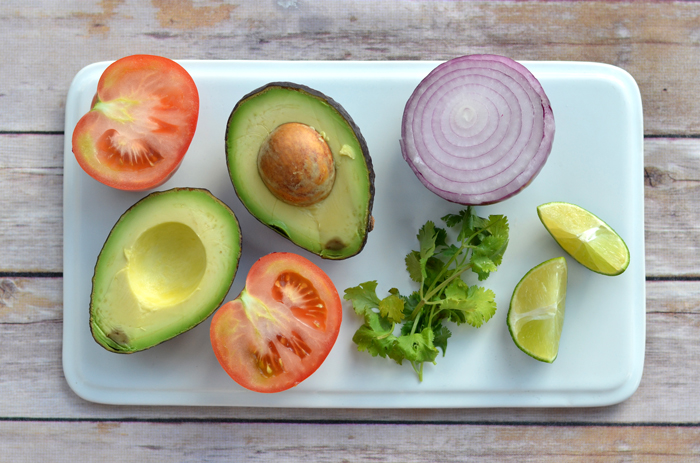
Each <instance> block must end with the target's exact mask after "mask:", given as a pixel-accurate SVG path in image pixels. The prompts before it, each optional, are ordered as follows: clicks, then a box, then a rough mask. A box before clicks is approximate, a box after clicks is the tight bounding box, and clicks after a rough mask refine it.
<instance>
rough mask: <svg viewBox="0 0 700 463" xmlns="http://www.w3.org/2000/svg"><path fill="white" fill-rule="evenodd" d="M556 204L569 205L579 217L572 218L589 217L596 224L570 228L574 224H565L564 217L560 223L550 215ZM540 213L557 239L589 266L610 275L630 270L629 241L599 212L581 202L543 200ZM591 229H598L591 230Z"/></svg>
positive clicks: (563, 206)
mask: <svg viewBox="0 0 700 463" xmlns="http://www.w3.org/2000/svg"><path fill="white" fill-rule="evenodd" d="M552 208H564V209H569V214H570V216H571V217H573V218H574V219H577V220H572V221H574V222H576V221H587V222H589V223H591V224H595V226H596V227H595V229H594V228H590V229H587V230H585V231H584V232H582V233H576V232H575V231H572V230H571V229H567V228H566V227H567V226H571V224H562V223H561V221H560V222H559V223H557V222H556V220H553V219H552V217H550V216H548V215H547V211H549V210H551V209H552ZM537 215H538V217H539V218H540V221H541V222H542V225H544V227H545V229H546V230H547V231H548V232H549V234H550V235H551V236H552V238H553V239H554V241H556V242H557V244H559V246H560V247H561V248H562V249H563V250H564V251H565V252H566V253H567V254H569V255H570V256H571V257H573V258H574V259H575V260H576V261H577V262H578V263H580V264H581V265H583V266H584V267H586V268H587V269H589V270H591V271H593V272H596V273H599V274H601V275H606V276H616V275H620V274H621V273H623V272H624V271H625V270H627V267H628V266H629V263H630V252H629V248H628V247H627V243H625V241H624V240H623V239H622V237H621V236H620V235H619V234H618V233H617V232H616V231H615V230H614V229H613V228H612V227H611V226H610V225H608V224H607V223H606V222H605V221H604V220H602V219H601V218H600V217H598V216H597V215H595V214H593V213H592V212H590V211H588V210H586V209H584V208H582V207H581V206H577V205H576V204H571V203H567V202H563V201H552V202H549V203H544V204H541V205H540V206H538V207H537ZM548 219H549V220H548ZM591 230H594V231H593V232H592V233H591ZM606 242H607V246H606Z"/></svg>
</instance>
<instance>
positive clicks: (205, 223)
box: [90, 188, 241, 353]
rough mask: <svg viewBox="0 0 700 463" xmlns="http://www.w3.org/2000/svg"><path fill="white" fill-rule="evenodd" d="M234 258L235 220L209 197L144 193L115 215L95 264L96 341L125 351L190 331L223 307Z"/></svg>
mask: <svg viewBox="0 0 700 463" xmlns="http://www.w3.org/2000/svg"><path fill="white" fill-rule="evenodd" d="M240 254H241V232H240V227H239V225H238V220H237V219H236V216H235V215H234V214H233V212H232V211H231V209H229V207H228V206H226V205H225V204H224V203H223V202H221V201H220V200H218V199H217V198H216V197H214V196H213V195H212V194H211V193H210V192H209V191H207V190H203V189H196V188H175V189H172V190H168V191H164V192H156V193H151V194H150V195H148V196H146V197H145V198H143V199H142V200H140V201H139V202H137V203H136V204H134V205H133V206H132V207H131V208H129V209H128V210H127V211H126V212H125V213H124V214H123V215H122V216H121V217H120V219H119V220H118V221H117V223H116V224H115V225H114V227H113V228H112V231H111V232H110V234H109V236H108V237H107V240H106V242H105V244H104V246H103V248H102V251H101V252H100V254H99V256H98V258H97V264H96V265H95V274H94V277H93V279H92V294H91V296H90V329H91V331H92V335H93V337H94V338H95V341H97V343H98V344H100V345H101V346H102V347H104V348H105V349H107V350H110V351H113V352H118V353H132V352H137V351H141V350H144V349H148V348H150V347H153V346H155V345H156V344H159V343H161V342H164V341H167V340H169V339H171V338H173V337H175V336H177V335H179V334H181V333H183V332H185V331H188V330H190V329H191V328H194V327H195V326H196V325H198V324H199V323H201V322H203V321H204V320H206V319H207V317H209V315H211V314H212V313H213V312H214V311H215V310H216V309H217V307H219V305H220V304H221V303H222V302H223V300H224V298H225V297H226V295H227V293H228V291H229V289H230V288H231V284H232V283H233V279H234V277H235V276H236V270H237V269H238V262H239V258H240Z"/></svg>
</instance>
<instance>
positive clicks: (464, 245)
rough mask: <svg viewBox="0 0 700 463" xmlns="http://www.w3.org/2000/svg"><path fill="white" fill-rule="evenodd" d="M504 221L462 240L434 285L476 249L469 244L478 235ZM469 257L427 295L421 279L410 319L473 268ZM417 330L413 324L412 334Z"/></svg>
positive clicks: (488, 226)
mask: <svg viewBox="0 0 700 463" xmlns="http://www.w3.org/2000/svg"><path fill="white" fill-rule="evenodd" d="M504 220H506V217H505V216H503V217H501V218H500V219H499V220H497V221H495V222H492V223H490V224H489V225H487V226H486V227H484V228H482V229H479V230H477V231H475V232H474V233H472V234H471V235H470V236H469V237H468V238H467V239H465V240H462V245H461V246H460V247H459V250H458V251H457V252H455V253H454V254H452V257H450V259H449V260H448V261H447V263H446V264H445V266H444V267H443V268H442V270H440V273H439V274H438V276H437V277H435V278H433V284H435V282H436V281H440V278H441V277H442V276H443V275H444V274H445V272H446V271H447V270H449V267H450V265H452V264H453V263H454V262H455V260H456V259H457V256H462V251H464V250H465V249H467V248H475V246H472V245H470V244H469V243H471V242H472V240H473V239H474V238H476V236H477V235H479V233H483V232H484V231H486V230H488V229H489V228H491V227H492V226H494V225H496V224H497V223H500V222H502V221H504ZM467 256H468V253H467V254H465V255H464V256H462V257H463V260H462V262H461V263H460V265H458V264H455V268H454V270H453V271H454V273H453V274H452V275H450V276H449V277H448V278H447V279H445V281H443V282H442V283H440V285H438V286H437V287H435V288H432V285H431V287H428V292H427V294H426V293H425V291H424V290H423V286H424V285H425V279H423V278H422V279H421V285H420V292H419V294H420V299H421V300H420V301H419V302H418V304H416V307H415V309H413V312H411V315H410V316H409V319H413V318H414V317H416V316H417V315H418V313H419V312H420V311H421V310H422V309H423V306H424V305H425V304H426V303H427V302H428V301H429V300H430V299H432V297H433V296H435V295H436V294H439V293H440V292H441V291H442V290H443V289H445V287H447V285H449V284H450V283H452V282H453V281H454V280H455V278H457V277H459V276H461V275H462V274H463V273H464V272H466V271H467V270H468V269H470V268H471V267H472V264H466V265H465V262H466V261H467ZM415 328H416V323H414V324H413V330H412V331H411V334H413V332H414V331H415Z"/></svg>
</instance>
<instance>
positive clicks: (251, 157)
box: [226, 82, 375, 260]
mask: <svg viewBox="0 0 700 463" xmlns="http://www.w3.org/2000/svg"><path fill="white" fill-rule="evenodd" d="M283 126H304V127H305V128H306V129H311V130H312V132H311V133H312V135H308V136H307V135H301V133H300V132H301V131H298V132H297V134H294V135H285V136H284V137H282V136H276V135H275V134H276V133H278V129H280V130H281V129H282V128H283ZM305 131H306V132H308V130H305ZM286 132H287V133H288V134H290V133H291V132H292V130H291V129H290V130H287V131H286ZM313 134H315V135H313ZM302 140H313V141H312V142H310V143H307V142H305V141H302ZM322 145H326V146H327V148H328V150H329V151H330V155H331V156H332V162H331V164H332V166H333V168H332V169H330V170H333V173H328V174H327V175H326V174H325V173H324V171H325V169H326V164H327V162H326V161H327V159H326V155H325V154H322V152H324V151H325V148H323V147H322ZM270 146H272V147H273V148H270ZM283 146H294V147H295V148H294V149H293V152H291V154H290V152H288V151H284V150H283V149H282V148H279V149H278V148H277V147H283ZM270 152H272V155H271V156H268V155H269V154H270ZM226 161H227V166H228V170H229V176H230V178H231V182H232V184H233V187H234V190H235V191H236V194H237V196H238V198H239V199H240V200H241V202H242V203H243V205H244V206H245V207H246V209H248V211H249V212H250V213H251V214H252V215H253V216H254V217H255V218H256V219H257V220H259V221H260V222H261V223H263V224H264V225H266V226H268V227H269V228H271V229H272V230H274V231H275V232H277V233H279V234H280V235H282V236H284V237H285V238H287V239H289V240H290V241H292V242H293V243H295V244H296V245H298V246H300V247H301V248H304V249H306V250H308V251H310V252H312V253H314V254H316V255H318V256H320V257H322V258H325V259H336V260H339V259H346V258H348V257H352V256H354V255H356V254H358V253H359V252H360V251H361V250H362V249H363V248H364V246H365V244H366V242H367V235H368V233H369V232H370V231H371V230H372V228H373V218H372V205H373V202H374V178H375V177H374V170H373V167H372V160H371V157H370V154H369V149H368V147H367V143H366V141H365V139H364V137H363V136H362V133H361V132H360V129H359V127H358V126H357V125H356V124H355V122H354V121H353V119H352V118H351V117H350V115H349V114H348V113H347V111H345V109H344V108H343V107H342V106H341V105H340V104H339V103H337V102H336V101H334V100H333V99H331V98H329V97H328V96H326V95H324V94H323V93H321V92H319V91H317V90H314V89H312V88H309V87H307V86H304V85H300V84H295V83H290V82H272V83H269V84H267V85H264V86H262V87H260V88H258V89H256V90H254V91H252V92H251V93H249V94H247V95H246V96H244V97H243V98H241V100H240V101H239V102H238V103H237V104H236V105H235V107H234V108H233V111H232V112H231V115H230V117H229V120H228V124H227V128H226ZM268 161H269V162H268ZM275 164H276V165H277V167H274V165H275ZM270 166H273V167H270ZM302 172H306V173H305V174H302ZM309 172H312V174H309ZM331 176H332V179H330V180H329V178H330V177H331ZM280 185H281V186H280ZM329 185H330V187H329ZM325 190H329V191H325ZM310 197H311V198H312V199H308V198H310Z"/></svg>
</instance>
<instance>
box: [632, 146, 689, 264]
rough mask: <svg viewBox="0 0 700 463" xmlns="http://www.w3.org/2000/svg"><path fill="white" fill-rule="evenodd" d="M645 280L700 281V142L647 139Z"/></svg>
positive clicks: (645, 147)
mask: <svg viewBox="0 0 700 463" xmlns="http://www.w3.org/2000/svg"><path fill="white" fill-rule="evenodd" d="M644 150H645V153H644V165H645V177H646V178H645V189H644V196H645V201H644V207H645V212H644V216H645V220H644V222H645V224H644V226H645V238H646V268H647V275H660V276H673V275H684V276H692V277H697V276H700V259H698V256H699V255H700V233H699V231H700V230H699V229H698V227H699V225H700V207H698V201H700V167H699V166H700V163H699V162H698V160H699V158H700V140H698V139H687V138H679V139H647V140H646V142H645V143H644Z"/></svg>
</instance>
